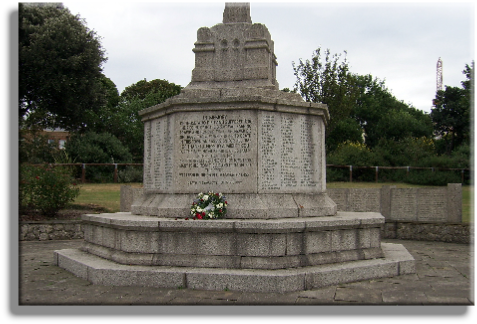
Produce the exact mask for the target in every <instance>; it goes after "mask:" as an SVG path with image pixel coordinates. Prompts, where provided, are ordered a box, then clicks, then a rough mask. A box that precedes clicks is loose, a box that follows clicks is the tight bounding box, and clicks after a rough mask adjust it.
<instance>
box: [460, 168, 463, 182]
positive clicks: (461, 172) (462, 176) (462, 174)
mask: <svg viewBox="0 0 477 324" xmlns="http://www.w3.org/2000/svg"><path fill="white" fill-rule="evenodd" d="M460 173H461V176H462V185H463V184H464V169H462V171H461V172H460Z"/></svg>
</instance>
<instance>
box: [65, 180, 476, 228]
mask: <svg viewBox="0 0 477 324" xmlns="http://www.w3.org/2000/svg"><path fill="white" fill-rule="evenodd" d="M122 185H123V184H119V183H92V184H83V185H81V187H80V194H79V196H78V198H77V199H76V200H75V201H74V203H75V204H81V205H83V204H95V205H99V206H102V207H105V208H107V209H108V210H109V211H110V212H113V213H114V212H118V211H119V208H120V202H119V192H120V188H121V186H122ZM130 185H131V186H133V187H141V186H142V184H141V183H134V184H130ZM384 185H393V186H396V187H398V188H419V187H426V186H418V185H411V184H407V183H374V182H352V183H349V182H330V183H327V184H326V186H327V187H328V188H380V187H382V186H384ZM473 196H474V187H473V186H463V187H462V221H463V222H473V221H474V213H473V204H472V202H473Z"/></svg>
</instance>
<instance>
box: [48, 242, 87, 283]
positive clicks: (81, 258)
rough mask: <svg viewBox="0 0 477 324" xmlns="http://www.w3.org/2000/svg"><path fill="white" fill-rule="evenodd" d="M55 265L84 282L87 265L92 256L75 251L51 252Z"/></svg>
mask: <svg viewBox="0 0 477 324" xmlns="http://www.w3.org/2000/svg"><path fill="white" fill-rule="evenodd" d="M53 253H54V255H55V257H54V260H55V262H56V265H57V266H58V267H60V268H63V269H65V270H67V271H69V272H71V273H73V274H74V275H75V276H77V277H80V278H82V279H85V280H89V277H88V268H89V267H88V263H89V261H91V260H93V259H94V256H92V255H88V254H86V253H84V252H82V251H80V250H76V249H64V250H57V251H54V252H53Z"/></svg>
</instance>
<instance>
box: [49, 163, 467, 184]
mask: <svg viewBox="0 0 477 324" xmlns="http://www.w3.org/2000/svg"><path fill="white" fill-rule="evenodd" d="M49 165H51V166H79V167H81V182H82V183H85V182H86V181H87V179H86V167H89V166H93V167H94V166H111V167H114V169H113V170H112V172H113V181H114V182H115V183H117V182H118V166H143V165H144V164H143V163H51V164H49ZM326 167H327V168H344V169H349V182H353V170H356V169H371V170H372V169H374V172H375V181H376V182H378V180H379V171H380V170H406V175H409V173H410V172H411V170H432V171H433V172H437V171H455V172H460V173H461V179H462V183H464V180H465V174H466V172H467V173H468V172H470V169H469V168H437V167H414V166H355V165H336V164H327V165H326Z"/></svg>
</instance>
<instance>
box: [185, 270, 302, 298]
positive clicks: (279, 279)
mask: <svg viewBox="0 0 477 324" xmlns="http://www.w3.org/2000/svg"><path fill="white" fill-rule="evenodd" d="M272 271H273V272H272V273H271V272H270V270H269V271H267V270H228V271H214V272H213V273H210V274H209V273H208V272H206V271H193V270H190V271H187V274H186V281H187V288H190V289H204V290H222V291H223V290H224V289H228V290H232V291H234V290H238V291H243V289H244V288H245V289H246V290H247V291H250V292H277V293H281V292H286V291H297V290H304V289H305V285H304V283H305V280H304V279H305V274H304V273H301V272H299V271H296V270H272Z"/></svg>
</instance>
